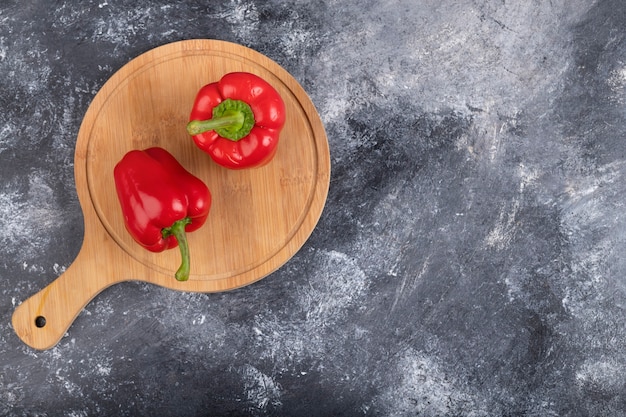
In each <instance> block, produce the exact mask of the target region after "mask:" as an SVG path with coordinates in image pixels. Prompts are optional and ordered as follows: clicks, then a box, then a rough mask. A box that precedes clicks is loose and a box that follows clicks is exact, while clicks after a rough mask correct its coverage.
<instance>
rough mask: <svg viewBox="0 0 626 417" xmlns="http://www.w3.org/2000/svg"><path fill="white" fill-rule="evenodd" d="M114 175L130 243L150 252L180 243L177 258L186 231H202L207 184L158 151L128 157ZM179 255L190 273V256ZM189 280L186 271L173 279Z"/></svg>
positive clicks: (208, 205)
mask: <svg viewBox="0 0 626 417" xmlns="http://www.w3.org/2000/svg"><path fill="white" fill-rule="evenodd" d="M113 175H114V178H115V188H116V191H117V196H118V199H119V202H120V205H121V208H122V214H123V216H124V224H125V226H126V229H127V230H128V232H129V233H130V235H131V236H132V237H133V239H135V241H137V242H138V243H139V244H140V245H141V246H143V247H144V248H146V249H148V250H149V251H152V252H162V251H164V250H165V249H170V248H174V247H176V246H179V243H180V248H181V253H182V252H183V250H186V249H187V248H186V245H187V242H186V238H185V233H184V232H193V231H194V230H197V229H198V228H200V227H201V226H202V225H203V224H204V223H205V221H206V219H207V217H208V215H209V210H210V208H211V193H210V191H209V189H208V187H207V186H206V184H204V182H202V180H200V179H199V178H197V177H195V176H194V175H192V174H191V173H189V172H188V171H187V170H186V169H185V168H184V167H183V166H182V165H181V164H180V163H179V162H178V161H177V160H176V158H174V156H173V155H171V154H170V153H169V152H167V151H166V150H165V149H162V148H158V147H155V148H149V149H145V150H143V151H140V150H132V151H130V152H128V153H127V154H126V155H124V157H123V158H122V159H121V160H120V161H119V162H118V163H117V165H116V166H115V168H114V172H113ZM174 229H178V230H179V231H180V232H182V235H180V234H179V235H177V233H175V230H174ZM180 240H184V241H183V242H180ZM183 245H184V247H183ZM182 255H183V264H184V263H185V262H187V265H186V267H187V268H188V261H189V259H188V253H187V254H184V253H182ZM185 256H187V259H185ZM182 266H183V265H181V267H182ZM187 273H188V272H187ZM180 278H182V279H180ZM187 278H188V275H187V276H184V272H183V276H182V277H179V276H178V274H177V279H179V280H181V281H183V280H186V279H187Z"/></svg>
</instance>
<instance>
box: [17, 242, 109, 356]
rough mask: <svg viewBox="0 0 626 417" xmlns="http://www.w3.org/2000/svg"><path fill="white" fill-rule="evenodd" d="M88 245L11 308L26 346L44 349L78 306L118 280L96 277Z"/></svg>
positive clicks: (59, 335) (63, 329)
mask: <svg viewBox="0 0 626 417" xmlns="http://www.w3.org/2000/svg"><path fill="white" fill-rule="evenodd" d="M89 249H90V248H86V246H85V245H83V248H82V249H81V251H80V252H79V254H78V256H77V257H76V259H75V260H74V262H73V263H72V264H71V265H70V266H69V268H68V269H67V270H66V271H65V272H64V273H63V274H61V275H60V276H59V277H58V278H57V279H55V280H54V281H53V282H52V283H50V284H49V285H48V286H47V287H45V288H44V289H42V290H41V291H39V292H38V293H36V294H35V295H33V296H31V297H30V298H29V299H27V300H26V301H24V302H23V303H21V304H20V305H19V306H18V307H17V308H16V309H15V311H14V312H13V319H12V323H13V329H14V330H15V332H16V333H17V335H18V336H19V337H20V339H22V341H23V342H24V343H26V344H27V345H28V346H30V347H32V348H35V349H39V350H46V349H50V348H51V347H53V346H54V345H56V344H57V343H58V342H59V341H60V340H61V338H62V337H63V335H64V334H65V333H66V331H67V330H68V329H69V327H70V326H71V325H72V323H73V322H74V319H75V318H76V316H78V314H79V313H80V312H81V310H82V309H83V308H84V307H85V306H86V305H87V303H89V301H91V300H92V299H93V298H94V297H95V296H96V295H98V293H100V292H101V291H102V290H104V289H105V288H106V287H108V286H110V285H112V284H114V283H116V282H119V281H121V280H115V279H111V277H110V276H108V277H106V278H103V277H95V276H93V275H94V271H100V272H99V273H100V274H107V272H109V271H107V269H108V268H106V267H104V268H102V269H100V270H99V269H98V265H94V264H93V263H94V262H97V261H94V257H93V255H92V254H91V253H90V252H91V251H90V250H89ZM96 259H97V257H96Z"/></svg>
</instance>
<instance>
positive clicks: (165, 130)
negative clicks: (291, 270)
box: [77, 40, 330, 291]
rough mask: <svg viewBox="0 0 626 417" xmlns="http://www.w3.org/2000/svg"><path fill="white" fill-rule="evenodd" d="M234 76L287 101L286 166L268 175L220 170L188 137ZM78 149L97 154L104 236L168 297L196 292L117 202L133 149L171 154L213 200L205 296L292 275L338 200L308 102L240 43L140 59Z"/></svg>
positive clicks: (104, 101) (190, 46) (196, 261)
mask: <svg viewBox="0 0 626 417" xmlns="http://www.w3.org/2000/svg"><path fill="white" fill-rule="evenodd" d="M233 71H246V72H251V73H254V74H257V75H259V76H260V77H262V78H264V79H265V80H267V81H268V82H269V83H270V84H272V85H273V86H274V88H276V89H277V90H278V92H279V93H280V94H281V96H282V97H283V100H284V101H285V107H286V109H287V120H286V123H285V127H284V129H283V131H282V132H281V136H280V142H279V145H278V150H277V153H276V156H275V157H274V159H273V160H272V162H271V163H269V164H267V165H265V166H264V167H261V168H256V169H247V170H236V171H235V170H228V169H225V168H223V167H220V166H218V165H217V164H215V163H214V162H213V161H212V160H211V159H210V157H209V156H208V155H207V154H205V153H204V152H202V151H201V150H200V149H199V148H197V147H196V145H195V144H194V142H193V140H192V139H191V137H190V136H189V135H188V134H187V132H186V130H185V126H186V124H187V122H188V120H189V112H190V110H191V105H192V104H193V101H194V98H195V95H196V93H197V92H198V90H199V89H200V88H201V87H202V86H203V85H205V84H207V83H209V82H214V81H217V80H219V79H220V78H221V77H222V76H223V75H224V74H226V73H228V72H233ZM78 141H79V143H80V145H83V144H86V146H87V185H88V189H89V196H90V200H91V202H92V204H93V206H94V208H95V210H96V212H97V214H98V217H99V219H100V221H101V222H102V224H103V226H104V227H105V228H106V230H107V231H108V233H109V234H110V235H111V236H112V237H113V239H114V240H115V241H116V242H117V243H118V244H119V245H120V247H122V248H123V249H124V251H126V252H127V253H128V254H130V255H131V256H132V258H133V259H135V260H136V261H138V262H141V263H143V264H144V265H146V266H149V267H150V268H152V269H154V270H155V271H157V272H160V273H161V274H162V275H165V276H166V277H167V278H166V279H161V278H157V276H154V277H133V278H135V279H146V280H149V281H154V280H155V279H157V281H158V283H159V284H160V285H163V286H166V287H175V288H179V289H185V288H186V285H185V284H184V283H182V284H181V283H178V282H176V281H172V279H170V277H171V276H173V274H174V272H175V271H176V269H177V268H178V265H179V264H180V254H179V252H178V250H177V249H176V250H169V251H166V252H162V253H157V254H155V253H151V252H149V251H146V250H145V249H144V248H142V247H140V246H139V245H138V244H137V243H136V242H134V241H133V239H132V238H131V236H130V235H129V234H128V232H127V231H126V230H125V228H124V221H123V217H122V213H121V211H120V207H119V202H118V201H117V199H116V198H114V196H115V184H114V181H113V176H112V172H113V167H114V166H115V164H116V163H117V162H118V161H119V160H120V159H121V158H122V157H123V155H124V154H125V153H126V152H128V151H130V150H131V149H145V148H148V147H150V146H160V147H163V148H165V149H167V150H168V151H169V152H170V153H172V154H173V155H174V156H175V157H176V158H177V159H178V160H179V162H180V163H181V164H182V165H183V166H184V167H185V168H186V169H187V170H189V171H190V172H191V173H193V174H194V175H196V176H197V177H199V178H201V179H202V180H203V181H204V182H205V183H206V184H207V185H208V187H209V189H210V190H211V194H212V196H213V204H212V207H211V212H210V214H209V218H208V220H207V222H206V224H205V225H204V226H203V227H202V228H201V229H200V230H198V231H196V232H194V233H191V234H189V236H188V237H189V246H190V251H191V259H192V263H191V276H190V280H191V281H198V282H199V284H198V285H196V286H195V288H194V289H195V290H199V291H214V290H216V289H219V290H226V289H231V288H235V287H239V286H242V285H245V284H248V283H251V282H253V281H256V280H258V279H259V278H262V277H263V276H265V275H267V274H268V273H270V272H272V271H274V270H275V269H277V268H278V267H280V266H281V265H283V264H284V263H285V262H286V261H287V260H289V259H290V258H291V257H292V256H293V255H294V254H295V253H296V251H297V250H298V249H299V248H300V247H301V246H302V245H303V244H304V242H305V241H306V239H307V238H308V237H309V235H310V234H311V232H312V231H313V228H314V227H315V224H316V223H317V221H318V219H319V217H320V214H321V212H322V208H323V206H324V203H325V200H326V195H327V192H328V185H329V178H330V176H329V171H330V157H329V152H328V142H327V139H326V136H325V133H324V129H323V126H322V123H321V121H320V119H319V116H318V115H317V113H316V111H315V109H314V107H313V105H312V104H311V102H310V100H309V98H308V96H307V95H306V93H305V92H304V90H303V89H302V88H301V87H300V86H299V85H298V83H297V82H296V81H295V80H294V79H293V77H292V76H291V75H289V74H288V73H287V72H286V71H285V70H284V69H282V68H281V67H279V66H278V65H277V64H275V63H273V62H271V61H270V60H269V59H268V58H266V57H264V56H263V55H261V54H259V53H257V52H255V51H252V50H250V49H248V48H245V47H243V46H241V45H236V44H232V43H226V42H220V41H214V40H192V41H183V42H178V43H174V44H169V45H165V46H162V47H159V48H156V49H154V50H152V51H150V52H148V53H146V54H144V55H141V56H140V57H138V58H136V59H135V60H133V61H132V62H130V63H129V64H127V65H126V66H124V67H123V68H122V69H121V70H120V71H119V72H118V73H116V74H115V75H114V76H113V77H112V78H111V79H110V80H109V81H108V82H107V83H106V85H105V86H104V87H103V88H102V90H101V91H100V92H99V93H98V96H97V97H96V99H95V100H94V101H93V103H92V104H91V106H90V108H89V110H88V112H87V114H86V116H85V119H84V122H83V126H82V127H81V130H80V133H79V137H78ZM77 147H78V146H77ZM215 281H222V282H221V283H219V284H216V282H215Z"/></svg>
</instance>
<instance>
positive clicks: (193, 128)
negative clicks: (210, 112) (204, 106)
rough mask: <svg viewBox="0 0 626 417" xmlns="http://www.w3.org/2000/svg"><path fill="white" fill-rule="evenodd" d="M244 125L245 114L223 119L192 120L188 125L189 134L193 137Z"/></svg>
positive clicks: (236, 114)
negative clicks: (210, 131)
mask: <svg viewBox="0 0 626 417" xmlns="http://www.w3.org/2000/svg"><path fill="white" fill-rule="evenodd" d="M242 125H243V114H242V113H235V114H229V115H226V116H221V117H214V118H212V119H209V120H192V121H191V122H189V123H188V124H187V132H189V134H190V135H191V136H194V135H199V134H200V133H204V132H208V131H209V130H216V129H220V128H229V127H234V128H236V127H237V126H239V127H241V126H242Z"/></svg>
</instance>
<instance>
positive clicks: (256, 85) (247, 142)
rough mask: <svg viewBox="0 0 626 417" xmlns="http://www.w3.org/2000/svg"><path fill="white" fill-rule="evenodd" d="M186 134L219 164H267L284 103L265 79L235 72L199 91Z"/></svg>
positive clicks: (239, 165)
mask: <svg viewBox="0 0 626 417" xmlns="http://www.w3.org/2000/svg"><path fill="white" fill-rule="evenodd" d="M189 119H190V122H189V123H188V124H187V131H188V133H189V134H190V135H191V136H192V137H193V140H194V142H195V143H196V145H197V146H198V147H199V148H200V149H202V150H203V151H204V152H206V153H208V154H209V155H210V156H211V158H212V159H213V160H214V161H215V162H217V163H218V164H220V165H222V166H224V167H226V168H231V169H242V168H250V167H258V166H262V165H265V164H267V163H268V162H269V161H270V160H271V159H272V158H273V157H274V154H275V152H276V147H277V145H278V139H279V135H280V131H281V129H282V128H283V126H284V124H285V103H284V102H283V99H282V98H281V97H280V94H279V93H278V92H277V91H276V90H275V89H274V87H272V86H271V85H270V84H269V83H268V82H267V81H265V80H264V79H262V78H261V77H259V76H257V75H254V74H250V73H247V72H231V73H228V74H226V75H224V76H223V77H222V78H221V79H220V80H219V81H218V82H214V83H211V84H207V85H205V86H204V87H202V88H201V89H200V91H199V92H198V94H197V96H196V99H195V102H194V105H193V108H192V110H191V115H190V117H189Z"/></svg>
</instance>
